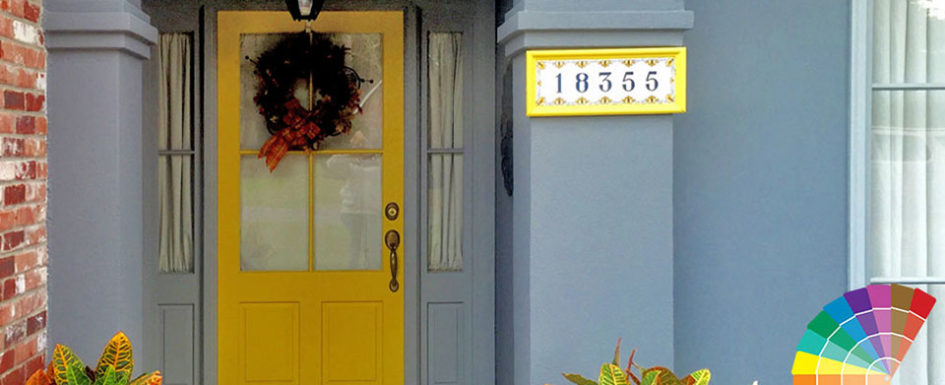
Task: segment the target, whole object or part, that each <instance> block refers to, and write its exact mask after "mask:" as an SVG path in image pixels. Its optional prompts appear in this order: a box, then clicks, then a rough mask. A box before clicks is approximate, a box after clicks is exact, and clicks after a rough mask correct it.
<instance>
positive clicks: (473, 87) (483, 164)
mask: <svg viewBox="0 0 945 385" xmlns="http://www.w3.org/2000/svg"><path fill="white" fill-rule="evenodd" d="M142 3H143V4H142V8H143V9H145V10H146V11H147V12H149V13H150V14H151V15H152V21H153V22H154V24H155V25H156V26H158V28H159V29H160V30H161V31H165V32H170V31H191V32H193V33H194V34H195V37H196V39H195V50H196V51H197V52H195V58H196V59H197V67H196V69H195V72H197V74H199V76H196V77H195V78H194V80H195V87H196V89H195V93H196V94H198V95H199V99H196V100H195V103H198V105H199V108H197V109H196V111H195V113H196V114H199V115H198V116H199V120H198V121H197V124H198V125H199V127H197V128H196V129H197V130H198V131H199V132H202V135H203V137H202V144H203V153H202V159H201V160H200V163H201V164H202V166H203V175H202V183H201V184H199V185H196V186H195V192H196V195H197V197H196V199H197V200H196V202H200V203H201V204H200V207H196V208H195V209H196V210H197V214H198V215H199V217H202V218H204V220H203V226H200V225H198V226H197V227H196V229H195V231H196V232H197V233H199V235H200V236H202V239H201V240H200V241H201V242H200V244H198V245H197V248H198V252H197V253H196V255H195V264H197V265H199V266H198V267H197V272H198V273H197V275H196V276H195V278H198V279H197V280H198V281H199V283H198V285H197V287H198V288H199V289H198V290H199V294H195V296H196V297H199V298H196V304H195V308H196V309H197V314H195V316H196V317H197V318H196V319H195V330H196V331H199V332H200V333H199V334H198V335H199V336H201V337H202V339H200V340H199V341H195V345H196V346H195V352H194V354H195V355H196V357H197V359H196V361H197V367H195V368H194V370H195V371H196V372H197V373H198V374H197V379H196V381H197V383H203V384H216V383H217V306H218V303H217V284H218V283H217V246H216V245H217V239H218V237H217V228H216V218H217V216H218V210H217V204H218V200H217V196H216V192H217V187H218V186H217V185H218V180H217V178H218V172H217V171H218V170H217V164H218V158H217V155H218V154H217V145H218V142H217V129H218V128H217V118H216V116H217V58H216V52H217V33H216V29H217V22H216V17H217V12H218V11H223V10H236V11H238V10H254V11H258V10H272V11H282V12H284V11H285V10H284V4H282V2H274V1H266V0H202V1H187V2H181V1H177V0H143V1H142ZM325 10H326V11H373V10H400V11H402V12H403V13H404V38H405V40H404V79H405V83H404V112H405V113H404V126H403V127H404V137H405V142H404V201H403V207H404V210H403V213H404V243H405V249H404V253H403V254H404V255H403V261H404V262H403V263H404V265H405V270H404V288H403V290H404V361H405V368H404V375H405V377H404V379H405V383H406V384H420V383H425V381H426V380H427V378H426V377H427V376H426V374H425V373H424V372H425V371H427V369H428V368H427V367H426V366H425V361H426V360H425V359H424V358H423V357H422V356H421V354H423V353H425V352H426V347H425V346H424V345H425V344H426V343H427V341H426V340H425V337H424V336H425V334H426V328H425V327H422V326H421V322H422V321H423V319H421V317H422V316H421V313H422V309H424V308H425V307H426V306H427V305H429V304H430V303H431V302H437V301H439V300H440V299H438V298H437V296H436V295H435V294H436V293H435V289H436V287H437V286H436V285H435V284H432V283H431V282H435V281H437V280H441V281H442V279H441V278H447V277H448V276H447V275H442V276H439V277H438V276H437V275H438V274H430V273H427V272H426V271H425V266H426V263H425V260H424V259H422V258H421V257H420V253H421V250H420V245H421V243H422V242H425V241H426V238H425V234H423V233H422V232H423V229H422V228H421V226H420V223H421V220H420V215H421V212H422V210H421V190H420V189H421V174H420V172H421V154H423V152H422V151H421V150H422V148H421V147H420V146H421V140H420V135H421V133H422V132H424V131H423V130H424V128H425V126H424V125H425V123H426V121H425V119H423V118H422V117H423V116H426V115H425V114H426V110H425V109H423V110H421V108H425V106H424V105H425V101H424V99H423V98H424V97H425V95H426V93H425V91H424V87H426V79H425V72H424V71H425V60H423V59H424V55H425V50H423V49H422V45H423V43H424V42H425V41H426V39H425V34H426V33H427V32H429V31H436V30H449V29H459V30H461V31H462V32H464V33H465V34H469V36H471V37H472V38H470V39H466V40H465V41H466V42H469V43H470V46H469V47H470V48H471V49H470V51H473V53H474V54H471V55H467V58H471V59H472V60H467V66H468V67H470V68H472V69H473V70H471V71H467V74H466V76H467V81H466V84H467V87H469V90H467V92H466V97H467V98H468V103H466V104H467V105H469V106H470V108H469V109H468V110H467V111H468V115H469V117H468V118H467V119H466V122H467V125H466V127H467V129H468V131H470V132H472V133H473V136H472V137H467V140H466V141H465V142H466V143H467V144H468V149H467V155H466V156H467V157H468V158H469V159H468V160H467V161H466V162H465V164H464V169H467V170H469V171H467V172H468V173H469V174H470V176H469V177H468V178H467V179H466V182H467V183H471V182H474V181H478V182H479V183H472V184H471V185H470V188H467V191H471V192H472V193H471V194H464V195H467V196H469V198H468V199H469V201H467V203H466V205H465V207H466V208H467V210H466V212H467V213H468V214H467V216H468V217H469V223H468V227H470V231H467V232H466V234H467V235H468V236H467V237H466V239H467V241H466V242H467V243H469V244H471V245H472V247H470V248H469V249H467V250H468V253H467V255H468V257H467V259H468V260H475V261H476V263H471V265H472V266H470V269H469V271H468V274H466V275H465V276H464V277H466V278H468V279H469V280H470V282H469V283H470V292H469V293H468V294H469V295H468V298H466V300H468V306H469V309H470V311H469V312H467V313H468V314H467V315H468V317H467V319H468V320H469V324H468V327H467V330H468V332H469V337H470V341H471V342H473V343H471V344H470V345H471V346H468V347H467V349H466V352H468V353H469V354H468V356H466V357H465V360H466V362H467V363H468V365H467V367H466V373H467V374H468V375H467V376H465V378H466V379H468V380H464V381H465V383H468V384H494V383H495V340H494V339H495V327H494V318H495V297H494V290H495V271H494V261H495V247H494V244H495V241H494V238H495V237H494V229H495V196H494V194H495V187H494V181H495V159H494V157H495V142H494V140H495V139H494V138H495V133H494V127H495V103H494V102H493V101H494V100H495V96H496V91H495V82H494V80H495V32H496V31H495V3H494V1H490V0H475V2H473V1H470V0H345V1H340V0H339V1H336V0H328V1H327V4H326V6H325ZM470 16H474V17H470ZM469 77H472V79H481V80H479V81H475V82H474V81H472V79H469ZM146 92H147V90H146ZM418 111H419V112H420V113H418ZM145 156H148V154H145ZM145 172H147V170H145ZM154 173H155V175H153V176H146V177H149V178H152V179H153V180H155V181H156V168H155V171H154ZM483 182H485V183H483ZM155 183H156V182H155ZM152 217H155V218H156V209H155V211H154V212H152ZM199 217H198V218H199ZM146 236H152V237H153V239H154V240H153V241H149V242H148V243H149V244H156V235H149V234H146ZM465 252H466V251H464V253H465ZM144 275H145V277H144V278H145V281H146V282H151V281H154V277H153V274H150V275H151V276H149V273H148V272H145V273H144ZM453 277H455V275H453ZM145 301H146V303H145V306H146V307H147V308H151V307H156V306H157V301H158V300H157V299H156V298H146V299H145ZM146 314H148V313H146ZM156 326H159V325H157V323H156V322H155V323H152V324H151V326H150V327H152V328H153V327H156ZM157 337H158V336H154V337H153V338H151V339H150V341H152V343H148V344H147V346H148V347H146V349H149V350H150V349H152V348H153V349H154V351H149V352H148V353H147V356H149V357H153V360H154V363H155V365H157V364H159V363H161V362H162V361H161V358H160V354H161V351H160V341H159V339H158V338H157ZM143 353H144V352H143ZM142 355H143V356H145V354H142ZM464 355H465V354H464ZM142 358H144V357H142ZM142 363H144V362H142ZM460 383H463V382H460Z"/></svg>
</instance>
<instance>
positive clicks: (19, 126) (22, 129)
mask: <svg viewBox="0 0 945 385" xmlns="http://www.w3.org/2000/svg"><path fill="white" fill-rule="evenodd" d="M16 133H17V134H27V135H28V134H34V133H36V118H34V117H32V116H21V117H19V118H16Z"/></svg>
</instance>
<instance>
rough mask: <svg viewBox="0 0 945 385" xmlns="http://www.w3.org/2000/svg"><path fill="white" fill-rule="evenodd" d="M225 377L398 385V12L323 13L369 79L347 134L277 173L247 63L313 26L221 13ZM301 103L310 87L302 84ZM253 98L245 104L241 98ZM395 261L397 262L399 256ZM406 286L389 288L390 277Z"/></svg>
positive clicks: (231, 380) (277, 16) (319, 25)
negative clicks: (392, 243) (265, 146)
mask: <svg viewBox="0 0 945 385" xmlns="http://www.w3.org/2000/svg"><path fill="white" fill-rule="evenodd" d="M218 28H219V34H218V38H219V45H218V49H219V51H218V70H219V72H218V76H219V84H218V87H219V90H218V92H219V117H218V119H219V149H218V151H219V186H218V187H219V191H218V195H219V202H218V203H219V207H218V210H219V213H218V215H219V217H218V222H219V239H220V241H219V245H218V247H219V256H218V258H219V260H218V266H219V268H218V280H219V281H218V285H219V294H218V295H219V305H218V306H219V308H218V328H219V329H218V344H219V345H218V349H219V350H218V351H219V358H218V359H219V383H221V384H310V385H314V384H340V383H344V384H352V385H357V384H402V383H403V381H404V379H403V375H404V374H403V371H404V357H403V345H404V334H403V333H404V318H403V317H404V305H403V301H404V298H403V292H404V290H403V287H402V286H403V271H404V266H403V265H404V263H403V258H402V255H403V249H404V246H403V242H401V243H400V244H398V245H397V246H396V247H395V248H394V249H393V250H389V249H388V247H387V246H386V245H385V243H384V236H385V234H387V233H388V232H391V231H395V232H397V233H399V234H400V235H401V236H400V239H405V237H404V236H403V234H402V233H403V214H402V213H400V214H399V215H397V216H396V217H388V216H386V215H384V211H383V207H384V206H385V205H386V204H388V203H390V202H393V203H397V204H398V205H399V207H403V189H404V186H403V175H404V170H403V162H404V154H403V142H404V139H403V85H404V82H403V49H404V48H403V14H402V13H401V12H387V11H384V12H323V13H322V14H321V15H320V16H319V17H318V20H317V21H316V22H315V23H314V24H313V25H312V29H313V30H314V31H315V32H319V33H327V34H330V36H331V38H332V39H333V40H334V41H335V43H336V44H342V45H345V46H347V47H349V48H350V49H351V51H350V54H349V57H348V60H347V62H346V65H348V66H350V67H352V68H354V69H355V70H356V71H358V73H359V74H360V75H361V77H363V78H366V79H370V80H372V82H367V83H364V85H363V86H362V102H363V108H364V113H363V114H361V115H359V116H358V117H356V118H355V120H354V122H353V126H354V127H353V129H352V131H351V132H350V133H348V134H343V135H339V136H337V137H334V138H331V139H330V140H328V141H326V142H324V143H322V144H321V145H320V146H319V148H318V149H317V150H315V151H292V152H290V153H289V154H287V155H286V157H285V158H283V160H282V162H281V163H280V164H279V166H278V167H277V168H276V169H275V171H274V172H271V173H270V172H269V171H268V170H267V169H266V168H265V162H264V160H262V159H257V158H256V153H257V152H258V149H259V146H260V145H261V143H262V142H263V141H265V139H266V138H267V137H268V132H266V130H265V127H264V125H263V124H262V122H261V117H260V116H259V114H258V113H257V112H256V108H255V105H253V104H252V96H253V94H254V93H255V88H254V87H255V84H256V81H255V79H254V75H253V73H252V68H251V66H249V69H247V67H248V65H247V61H248V60H247V59H246V57H247V56H249V57H250V58H252V57H253V56H254V55H258V54H259V53H261V52H263V51H265V50H266V49H268V47H271V46H272V44H274V43H275V42H277V41H278V40H279V38H280V36H279V35H281V34H287V33H298V32H302V31H304V30H305V23H303V22H295V21H293V20H291V18H290V16H289V15H288V13H286V12H236V11H222V12H219V13H218ZM299 87H300V89H301V90H302V91H299V92H297V95H298V97H299V99H300V100H302V102H303V104H304V103H306V100H303V99H305V98H307V95H308V94H309V93H310V92H312V91H311V90H309V89H308V88H307V87H308V86H307V82H305V81H302V82H301V83H300V84H299ZM247 100H248V101H247ZM392 256H396V260H397V263H396V264H395V263H392ZM392 273H393V277H394V278H396V280H397V282H398V283H399V284H400V287H399V288H398V290H391V288H390V287H391V285H390V282H391V279H392Z"/></svg>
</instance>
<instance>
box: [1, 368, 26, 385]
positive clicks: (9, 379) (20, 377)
mask: <svg viewBox="0 0 945 385" xmlns="http://www.w3.org/2000/svg"><path fill="white" fill-rule="evenodd" d="M25 381H26V368H24V367H19V368H16V369H13V370H12V371H10V373H7V374H6V375H5V376H3V378H2V379H0V385H21V384H23V383H24V382H25Z"/></svg>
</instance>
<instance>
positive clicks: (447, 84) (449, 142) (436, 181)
mask: <svg viewBox="0 0 945 385" xmlns="http://www.w3.org/2000/svg"><path fill="white" fill-rule="evenodd" d="M429 44H430V46H429V49H430V51H429V52H430V53H429V60H430V68H429V76H430V79H429V81H430V133H429V135H430V136H429V148H430V152H429V157H430V158H429V163H428V164H429V168H428V171H429V175H428V178H429V179H428V181H429V188H428V194H427V204H428V213H429V215H428V218H427V219H428V222H427V223H428V230H427V231H428V234H429V246H428V247H429V253H428V254H429V259H428V269H429V270H431V271H456V270H461V269H462V268H463V155H462V148H463V76H462V74H463V73H462V68H463V55H462V34H460V33H431V34H430V43H429Z"/></svg>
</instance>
